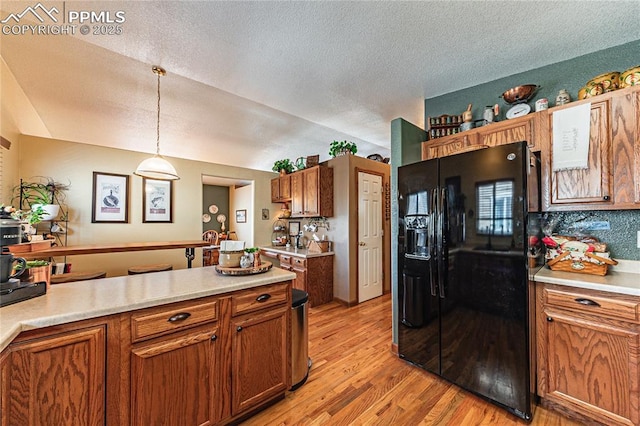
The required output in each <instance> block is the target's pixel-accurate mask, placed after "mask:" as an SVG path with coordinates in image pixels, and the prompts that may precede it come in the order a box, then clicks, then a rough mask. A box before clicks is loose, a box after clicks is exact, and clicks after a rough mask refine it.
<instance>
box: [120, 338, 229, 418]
mask: <svg viewBox="0 0 640 426" xmlns="http://www.w3.org/2000/svg"><path fill="white" fill-rule="evenodd" d="M216 333H217V329H215V328H214V327H211V326H208V327H205V328H201V329H200V330H199V331H191V332H188V333H180V334H179V336H177V337H176V336H174V335H168V336H165V337H163V338H161V339H157V340H155V341H153V342H150V343H144V344H139V345H136V346H134V348H133V349H132V352H131V424H132V425H160V424H166V425H211V424H214V423H215V422H216V421H217V420H218V418H217V416H218V414H217V410H216V409H215V406H214V403H215V402H216V400H217V399H218V398H219V397H220V395H218V394H217V392H216V389H217V387H216V383H217V382H216V379H219V378H220V377H221V376H222V371H218V370H221V369H220V368H219V365H218V362H217V357H216V352H215V341H216V340H217V334H216Z"/></svg>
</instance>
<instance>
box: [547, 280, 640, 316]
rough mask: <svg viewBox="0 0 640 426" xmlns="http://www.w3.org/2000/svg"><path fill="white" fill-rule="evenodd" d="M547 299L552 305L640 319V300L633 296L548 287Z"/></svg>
mask: <svg viewBox="0 0 640 426" xmlns="http://www.w3.org/2000/svg"><path fill="white" fill-rule="evenodd" d="M545 299H546V304H548V305H550V306H558V307H562V308H568V309H572V310H577V311H579V312H585V313H587V312H588V313H590V314H594V315H600V316H603V317H609V318H618V319H624V320H627V321H633V322H638V321H639V320H640V314H639V313H640V300H637V298H636V300H633V298H632V296H623V295H616V294H611V295H606V294H603V293H596V292H582V291H566V290H558V289H551V288H546V289H545Z"/></svg>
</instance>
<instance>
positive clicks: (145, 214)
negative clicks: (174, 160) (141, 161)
mask: <svg viewBox="0 0 640 426" xmlns="http://www.w3.org/2000/svg"><path fill="white" fill-rule="evenodd" d="M142 222H143V223H172V222H173V181H171V180H160V179H148V178H145V177H143V178H142Z"/></svg>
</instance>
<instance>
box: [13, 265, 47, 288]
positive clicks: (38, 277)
mask: <svg viewBox="0 0 640 426" xmlns="http://www.w3.org/2000/svg"><path fill="white" fill-rule="evenodd" d="M20 266H22V265H19V266H18V268H19V267H20ZM18 268H16V269H18ZM25 274H26V275H25ZM25 274H23V275H22V276H21V277H20V279H21V280H23V281H29V282H33V283H37V282H41V281H44V282H46V283H47V284H46V285H47V288H48V287H49V285H50V284H51V264H50V263H49V262H47V261H46V260H28V261H27V267H26V272H25Z"/></svg>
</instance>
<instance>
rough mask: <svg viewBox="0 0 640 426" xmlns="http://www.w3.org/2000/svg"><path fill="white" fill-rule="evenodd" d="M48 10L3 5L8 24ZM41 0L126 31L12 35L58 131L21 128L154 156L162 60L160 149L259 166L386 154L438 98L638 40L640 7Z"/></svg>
mask: <svg viewBox="0 0 640 426" xmlns="http://www.w3.org/2000/svg"><path fill="white" fill-rule="evenodd" d="M36 4H37V0H36V1H33V2H13V1H3V2H2V3H1V5H0V9H1V14H0V19H5V18H6V17H7V16H8V15H9V14H10V13H19V12H22V11H23V10H24V9H25V8H26V7H27V6H34V5H36ZM42 4H43V5H44V6H45V7H47V8H50V7H51V6H53V5H56V6H57V7H58V8H59V10H60V11H63V10H65V11H67V12H68V11H70V10H85V11H110V12H112V13H115V12H116V11H124V16H125V18H126V21H125V22H124V23H122V24H121V28H122V34H120V35H111V36H108V35H92V34H89V35H82V34H80V32H79V31H77V32H76V34H75V35H73V36H61V35H50V36H45V35H2V36H1V50H0V51H1V54H2V58H3V60H4V61H5V62H6V64H7V66H8V68H9V70H10V71H11V73H12V74H13V77H15V79H16V81H17V82H18V84H19V85H20V86H21V88H22V90H23V91H24V93H25V95H26V96H27V98H28V99H29V101H30V102H31V104H32V106H33V108H34V110H35V111H36V112H37V114H38V115H39V116H40V119H41V121H42V123H44V126H45V127H46V129H47V132H43V131H42V130H41V129H39V128H36V127H30V126H29V125H23V126H24V128H20V129H19V130H20V132H22V133H25V134H34V135H36V136H48V137H53V138H56V139H63V140H69V141H76V142H82V143H89V144H97V145H104V146H110V147H116V148H123V149H130V150H136V151H142V152H153V151H154V150H155V131H156V123H155V120H156V114H155V108H156V94H155V91H156V77H155V75H154V74H152V72H151V66H152V65H154V64H157V65H161V66H162V67H164V68H165V69H166V70H167V76H166V77H163V78H162V80H161V93H162V107H161V109H162V117H161V153H162V154H164V155H168V156H174V157H180V158H187V159H196V160H202V161H208V162H214V163H221V164H228V165H235V166H241V167H249V168H254V169H261V170H270V169H271V166H272V164H273V162H274V161H275V160H277V159H280V158H285V157H288V158H291V159H293V160H295V158H297V157H299V156H307V155H313V154H320V155H321V160H324V159H327V158H328V147H329V143H330V142H331V141H332V140H334V139H340V140H342V139H348V140H352V141H355V142H357V144H358V147H359V149H360V154H361V155H368V154H372V153H380V154H382V155H383V156H388V155H389V139H390V121H391V120H393V119H394V118H397V117H404V118H405V119H407V120H409V121H411V122H414V123H416V124H418V125H423V121H424V104H423V102H424V99H425V98H431V97H434V96H438V95H441V94H444V93H448V92H451V91H456V90H460V89H462V88H465V87H470V86H475V85H477V84H481V83H484V82H487V81H491V80H495V79H498V78H501V77H505V76H508V75H512V74H516V73H519V72H522V71H526V70H530V69H534V68H538V67H541V66H544V65H548V64H551V63H555V62H559V61H563V60H566V59H570V58H573V57H577V56H580V55H584V54H587V53H591V52H594V51H597V50H601V49H604V48H607V47H611V46H616V45H620V44H623V43H626V42H629V41H633V40H638V39H640V24H639V20H638V16H640V1H637V0H633V1H616V2H608V1H607V2H591V1H590V2H586V1H573V2H564V1H526V2H523V1H424V2H391V1H388V2H342V1H331V2H329V1H315V2H310V1H309V2H308V1H299V2H265V1H261V2H244V1H236V2H214V1H209V2H174V1H171V2H169V1H155V2H148V1H147V2H143V1H140V2H115V1H108V2H102V1H98V2H96V1H94V2H73V1H67V2H65V3H63V2H45V1H43V2H42ZM587 8H588V10H585V9H587ZM589 10H591V11H594V10H595V11H598V12H597V13H593V12H589ZM602 11H606V12H605V13H603V12H602ZM61 14H62V13H61ZM590 17H591V18H590ZM21 19H22V21H21V23H25V22H26V20H31V21H33V22H35V18H34V17H33V16H29V14H27V15H25V16H23V17H22V18H21ZM2 78H3V79H4V78H8V77H7V76H4V75H3V76H2ZM43 133H48V134H43Z"/></svg>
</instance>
